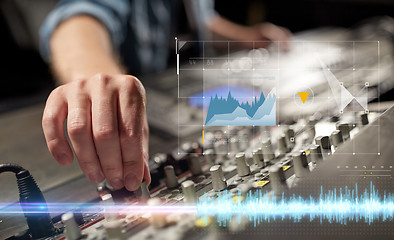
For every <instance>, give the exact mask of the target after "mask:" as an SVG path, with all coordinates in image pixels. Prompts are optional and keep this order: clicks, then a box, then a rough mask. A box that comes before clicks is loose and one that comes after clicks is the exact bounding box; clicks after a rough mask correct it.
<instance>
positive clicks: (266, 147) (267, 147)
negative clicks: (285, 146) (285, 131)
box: [262, 139, 275, 162]
mask: <svg viewBox="0 0 394 240" xmlns="http://www.w3.org/2000/svg"><path fill="white" fill-rule="evenodd" d="M262 150H263V157H264V161H265V162H270V161H271V160H272V159H274V158H275V154H274V151H273V149H272V144H271V140H270V139H267V140H265V141H263V147H262Z"/></svg>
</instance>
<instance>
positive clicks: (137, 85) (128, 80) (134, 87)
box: [121, 75, 146, 103]
mask: <svg viewBox="0 0 394 240" xmlns="http://www.w3.org/2000/svg"><path fill="white" fill-rule="evenodd" d="M121 84H122V88H123V87H124V88H125V89H127V91H129V92H130V93H131V96H132V98H133V100H134V101H137V102H142V103H145V102H146V90H145V88H144V85H142V83H141V81H140V80H138V78H136V77H133V76H129V75H128V76H124V77H123V78H122V83H121Z"/></svg>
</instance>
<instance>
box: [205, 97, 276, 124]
mask: <svg viewBox="0 0 394 240" xmlns="http://www.w3.org/2000/svg"><path fill="white" fill-rule="evenodd" d="M275 100H276V93H275V89H273V90H272V91H271V92H270V93H269V94H268V95H267V98H265V97H264V94H263V92H261V94H260V98H259V99H258V100H257V98H255V99H254V101H252V103H251V104H249V102H242V103H240V102H239V101H238V100H237V99H236V98H234V97H233V96H232V95H231V92H230V91H229V92H228V96H227V98H223V97H220V98H219V97H218V96H217V95H216V96H215V97H211V99H210V103H209V107H208V113H207V117H206V120H205V125H207V126H222V125H243V126H250V125H265V126H269V125H275V124H276V104H275V103H276V101H275Z"/></svg>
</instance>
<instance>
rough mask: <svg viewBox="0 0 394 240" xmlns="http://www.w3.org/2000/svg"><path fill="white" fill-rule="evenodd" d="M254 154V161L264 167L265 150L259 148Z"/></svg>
mask: <svg viewBox="0 0 394 240" xmlns="http://www.w3.org/2000/svg"><path fill="white" fill-rule="evenodd" d="M252 156H253V163H254V164H256V166H257V167H259V168H262V167H265V164H264V158H263V151H262V150H261V148H258V149H256V150H254V151H253V152H252Z"/></svg>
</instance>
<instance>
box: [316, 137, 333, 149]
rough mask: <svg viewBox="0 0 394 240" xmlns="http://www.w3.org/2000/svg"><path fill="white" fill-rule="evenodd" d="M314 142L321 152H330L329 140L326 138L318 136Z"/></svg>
mask: <svg viewBox="0 0 394 240" xmlns="http://www.w3.org/2000/svg"><path fill="white" fill-rule="evenodd" d="M315 142H316V144H317V145H319V146H320V147H321V148H322V150H323V149H324V150H331V143H330V138H329V137H328V136H319V137H317V138H315Z"/></svg>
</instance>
